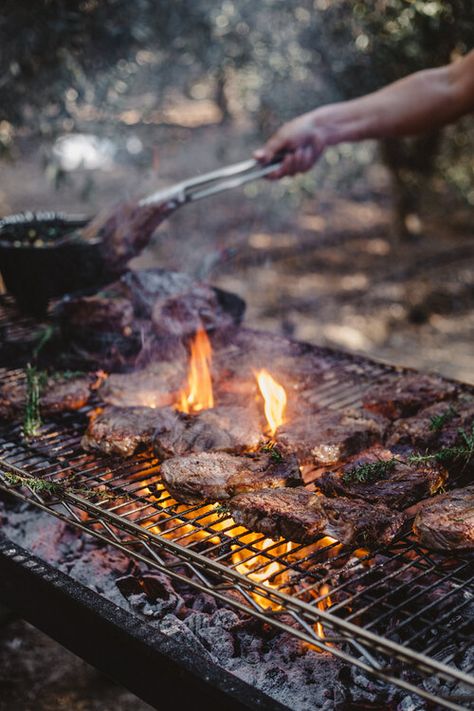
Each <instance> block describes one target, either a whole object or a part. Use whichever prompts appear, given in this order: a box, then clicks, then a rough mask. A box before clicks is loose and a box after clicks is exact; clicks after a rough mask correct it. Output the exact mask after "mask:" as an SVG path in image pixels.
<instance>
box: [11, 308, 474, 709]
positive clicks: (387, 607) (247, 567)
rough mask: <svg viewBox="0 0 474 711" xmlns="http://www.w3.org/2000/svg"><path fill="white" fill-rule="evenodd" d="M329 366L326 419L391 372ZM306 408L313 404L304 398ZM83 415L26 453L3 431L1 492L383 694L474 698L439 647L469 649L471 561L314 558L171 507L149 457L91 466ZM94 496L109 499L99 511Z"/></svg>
mask: <svg viewBox="0 0 474 711" xmlns="http://www.w3.org/2000/svg"><path fill="white" fill-rule="evenodd" d="M1 326H2V321H1V317H0V327H1ZM331 357H332V356H331V354H329V355H328V359H330V358H331ZM336 361H337V362H336V363H335V365H334V368H335V372H334V373H332V372H329V373H328V372H326V374H325V382H324V384H323V385H322V386H321V388H320V390H318V394H317V402H318V404H319V405H320V406H323V405H325V406H331V407H335V408H338V407H341V406H346V405H347V403H349V402H351V403H352V402H357V401H358V400H359V399H360V396H361V394H362V392H363V391H364V390H365V389H366V388H367V387H368V386H369V384H370V383H373V381H374V379H377V380H380V379H383V378H385V377H387V375H388V376H390V375H391V373H392V372H393V371H392V369H390V368H389V367H388V366H384V365H382V364H375V363H372V362H370V361H367V362H365V361H363V360H361V359H351V358H350V357H349V356H341V355H339V354H338V355H337V358H336ZM0 377H1V378H4V379H7V378H8V379H9V380H10V379H11V380H12V381H16V380H17V379H18V378H20V377H22V371H18V370H16V371H9V370H3V371H0ZM307 397H308V399H311V400H313V397H312V395H311V393H309V394H307ZM85 414H86V410H84V411H82V412H80V413H78V414H75V415H65V416H64V417H63V418H61V420H59V421H58V422H57V423H50V424H48V425H45V426H44V427H43V428H42V431H41V434H40V436H39V437H38V438H37V439H35V440H31V441H26V440H24V439H23V438H22V433H21V427H20V426H19V425H7V426H4V427H3V428H1V429H0V489H2V490H4V491H7V492H9V493H10V494H14V495H15V496H17V497H18V498H20V499H23V500H25V501H29V502H31V503H32V504H33V505H35V506H37V507H39V508H41V509H42V510H45V511H48V512H49V513H51V514H53V515H54V516H57V517H59V518H61V519H62V520H64V521H67V522H69V523H71V524H72V525H74V526H76V527H77V528H78V529H79V530H81V531H84V532H87V533H90V534H91V535H93V536H95V537H96V538H99V539H100V540H103V541H104V542H107V543H110V544H112V545H114V546H115V547H117V548H119V549H121V550H123V551H125V552H126V553H127V554H128V555H131V556H133V557H135V558H137V559H138V560H142V561H144V562H146V563H147V564H148V565H149V566H151V567H153V568H156V569H157V570H161V571H163V572H165V573H167V574H168V575H170V576H171V577H173V578H175V579H177V580H181V581H183V582H184V581H186V582H187V583H191V584H192V585H194V586H195V587H196V588H197V589H198V590H202V591H205V592H208V593H211V594H212V595H214V596H215V597H216V598H217V599H219V600H221V601H223V602H225V603H226V604H230V605H233V606H234V607H236V608H237V609H240V610H242V611H245V612H247V613H250V614H252V615H253V616H254V617H256V618H257V619H259V620H261V621H264V622H267V623H269V624H271V625H273V626H274V627H276V628H277V629H280V630H285V631H286V632H289V633H290V634H293V635H294V636H296V637H297V638H298V639H300V640H302V641H304V642H306V643H308V644H311V645H313V646H317V647H318V648H320V649H322V650H325V651H327V652H330V653H331V654H334V655H335V656H338V657H339V658H341V659H343V660H345V661H347V662H350V663H352V664H356V665H357V666H359V667H360V668H362V669H364V670H365V671H367V672H372V673H374V674H375V675H376V676H378V677H379V678H381V679H384V680H385V681H388V682H391V683H394V684H398V686H400V687H402V688H404V689H406V690H408V691H412V692H416V693H418V694H419V695H420V696H422V697H424V698H426V699H429V700H430V701H433V702H435V703H437V704H440V705H443V706H445V707H446V708H452V709H461V708H465V706H463V705H460V703H458V698H457V694H458V692H459V688H455V689H454V691H453V692H452V695H451V696H450V697H449V698H441V697H440V696H439V695H436V694H434V693H432V692H430V691H429V690H427V688H425V686H424V685H423V677H425V676H427V675H436V676H437V677H439V678H441V679H445V680H447V681H448V682H452V683H454V682H456V683H458V684H461V685H464V689H467V688H469V689H471V690H472V693H473V694H474V677H473V676H472V675H470V674H469V673H467V672H466V671H461V670H460V669H459V668H457V666H456V652H454V653H452V652H451V653H450V655H448V654H442V652H443V648H444V646H445V644H444V643H445V641H446V640H447V639H449V643H450V645H451V647H452V645H453V644H454V645H455V646H456V647H457V649H458V650H459V652H461V651H462V649H463V648H464V647H465V646H466V645H467V644H468V643H469V641H470V640H469V637H468V636H467V635H466V632H465V628H466V627H467V626H468V625H469V619H468V615H470V614H471V613H472V610H470V609H469V608H470V607H472V605H471V598H470V597H466V595H467V594H468V591H469V595H471V596H472V595H473V593H474V572H470V571H473V557H472V556H469V555H461V556H458V558H457V561H456V564H455V565H453V564H452V561H449V560H447V559H446V557H444V556H441V555H435V554H433V553H429V552H427V551H424V550H423V549H421V548H420V546H419V545H418V544H416V543H415V542H414V541H412V540H411V539H410V537H409V536H408V537H407V536H405V537H401V538H400V539H399V540H397V541H396V542H394V543H393V544H392V546H391V547H390V548H382V547H381V548H380V549H379V550H376V551H372V552H370V553H368V552H365V553H361V552H357V553H356V552H355V551H354V550H348V549H345V548H342V547H341V546H340V545H339V544H338V543H337V542H331V541H329V542H328V541H327V540H326V541H325V540H322V541H321V542H320V543H319V544H316V545H310V546H305V545H301V544H298V545H296V544H288V543H287V542H285V541H277V542H275V541H273V542H272V541H269V540H268V539H265V537H264V536H262V535H260V534H251V533H249V532H247V531H246V530H245V529H243V530H242V527H240V526H237V525H236V524H235V523H234V522H233V521H232V519H230V518H229V517H228V516H227V517H226V516H217V514H216V513H215V511H214V510H213V508H212V507H210V506H205V507H203V506H191V507H190V506H183V505H180V504H177V503H176V502H175V501H174V500H173V499H172V498H171V497H170V496H169V494H167V492H165V491H164V490H162V489H161V480H160V476H159V463H158V461H157V460H156V458H154V457H151V456H148V455H147V454H146V453H145V454H141V455H139V456H137V457H134V458H133V459H132V460H127V461H122V460H118V459H115V458H114V457H99V456H97V457H95V456H92V455H90V454H85V453H84V452H83V451H82V450H81V447H80V437H81V434H82V432H83V430H84V426H85ZM9 472H10V473H17V474H20V475H22V476H23V477H27V476H28V475H32V476H35V477H42V478H43V479H45V480H47V481H52V482H58V483H61V482H62V481H64V480H66V481H67V480H68V479H70V478H71V477H73V480H74V482H77V486H80V488H81V492H82V491H84V492H85V491H87V490H89V491H90V494H91V497H90V498H89V497H88V496H87V497H85V496H84V495H82V493H75V492H74V491H71V490H67V488H66V489H65V491H64V494H63V495H62V496H61V497H60V498H59V499H58V498H48V497H46V496H45V495H40V494H39V493H38V492H37V491H35V490H34V487H28V486H27V485H26V486H12V484H11V482H9V479H8V473H9ZM98 489H100V491H101V492H102V493H103V494H104V497H103V498H100V497H99V498H97V490H98ZM237 556H238V557H237ZM272 566H274V567H275V569H274V568H273V567H272ZM323 586H328V589H327V590H326V589H325V588H324V587H323ZM236 593H237V594H236ZM407 593H410V594H409V595H407ZM431 594H432V595H433V596H434V597H432V598H430V595H431ZM448 604H449V607H448ZM461 612H462V614H463V615H465V616H466V619H465V620H464V619H463V620H461V622H459V621H458V623H457V625H456V627H455V628H452V629H450V630H449V635H447V634H443V638H442V639H433V637H432V636H431V631H432V629H439V628H440V626H441V625H443V626H444V627H445V628H447V627H448V626H449V623H450V621H451V620H452V619H453V618H454V617H455V616H456V615H459V614H460V613H461ZM288 615H289V616H290V617H291V618H292V619H293V620H294V622H295V623H296V626H293V625H291V624H289V623H288V622H287V621H286V619H287V617H288ZM320 625H323V629H324V636H322V633H321V627H320ZM440 654H441V658H442V659H444V661H439V655H440ZM403 663H408V664H409V665H410V667H411V669H412V670H414V669H416V670H417V672H419V679H418V680H413V679H410V680H407V678H405V676H404V675H403ZM463 699H464V701H463V702H462V703H464V704H465V702H466V701H465V699H466V697H463Z"/></svg>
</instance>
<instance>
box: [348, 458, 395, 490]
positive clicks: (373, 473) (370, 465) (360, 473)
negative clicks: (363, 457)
mask: <svg viewBox="0 0 474 711" xmlns="http://www.w3.org/2000/svg"><path fill="white" fill-rule="evenodd" d="M397 463H399V460H398V459H397V458H396V457H392V459H379V460H378V461H376V462H367V463H366V464H359V465H358V466H356V467H352V469H349V470H348V471H346V472H344V476H343V477H342V480H343V482H344V484H368V483H370V482H372V481H377V480H378V479H383V477H384V476H386V475H387V474H388V473H389V472H391V471H392V470H393V469H394V468H395V466H396V464H397Z"/></svg>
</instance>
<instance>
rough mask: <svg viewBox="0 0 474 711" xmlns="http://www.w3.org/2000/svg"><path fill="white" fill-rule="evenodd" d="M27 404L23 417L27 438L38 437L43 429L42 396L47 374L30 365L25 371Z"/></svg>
mask: <svg viewBox="0 0 474 711" xmlns="http://www.w3.org/2000/svg"><path fill="white" fill-rule="evenodd" d="M25 378H26V402H25V413H24V417H23V432H24V434H25V437H36V435H37V434H38V432H39V429H40V427H41V413H40V395H41V388H42V386H43V385H44V382H45V374H44V373H41V372H39V371H38V370H37V369H36V368H35V367H34V366H32V365H30V364H28V365H27V366H26V369H25Z"/></svg>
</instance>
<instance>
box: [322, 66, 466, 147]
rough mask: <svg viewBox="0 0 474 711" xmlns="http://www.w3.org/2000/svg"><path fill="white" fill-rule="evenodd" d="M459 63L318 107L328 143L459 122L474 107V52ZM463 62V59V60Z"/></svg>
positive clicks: (417, 131)
mask: <svg viewBox="0 0 474 711" xmlns="http://www.w3.org/2000/svg"><path fill="white" fill-rule="evenodd" d="M462 62H464V63H466V66H464V67H462V71H460V70H459V69H458V68H457V67H456V65H448V66H447V67H441V68H439V69H429V70H426V71H422V72H417V73H416V74H412V75H411V76H408V77H406V78H405V79H402V80H400V81H397V82H395V83H394V84H390V85H389V86H387V87H385V88H383V89H381V90H380V91H376V92H374V93H373V94H368V95H367V96H363V97H361V98H360V99H354V100H352V101H344V102H341V103H340V104H331V105H329V106H323V107H321V108H318V109H316V110H315V111H314V112H312V120H313V122H314V125H315V126H318V127H319V129H322V130H323V131H324V132H325V133H326V136H325V142H326V145H334V144H336V143H340V142H342V141H358V140H363V139H366V138H387V137H396V136H411V135H416V134H418V133H421V132H423V131H427V130H433V129H436V128H439V127H441V126H444V125H446V124H448V123H451V122H452V121H455V120H456V119H457V118H459V117H460V116H461V115H463V114H464V113H467V112H468V111H470V110H473V109H474V80H473V79H471V78H470V73H469V69H471V70H472V77H474V53H471V54H470V55H468V57H466V58H465V59H464V60H462ZM461 64H462V63H461Z"/></svg>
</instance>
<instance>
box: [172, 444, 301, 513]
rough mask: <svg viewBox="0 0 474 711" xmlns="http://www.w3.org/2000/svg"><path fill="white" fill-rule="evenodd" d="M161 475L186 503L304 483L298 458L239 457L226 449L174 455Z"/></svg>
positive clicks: (173, 491) (227, 497)
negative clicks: (226, 451) (183, 455)
mask: <svg viewBox="0 0 474 711" xmlns="http://www.w3.org/2000/svg"><path fill="white" fill-rule="evenodd" d="M161 476H162V478H163V483H164V485H165V486H166V488H167V490H168V491H169V493H170V494H171V495H172V496H173V497H174V498H175V499H176V500H177V501H183V502H185V503H187V504H197V503H201V502H213V501H221V500H223V499H229V498H230V497H232V496H235V495H236V494H240V493H243V492H248V491H258V490H260V489H275V488H276V487H284V486H297V485H298V484H301V476H300V472H299V468H298V462H297V461H296V459H295V457H286V458H285V459H284V460H282V461H275V460H274V459H273V458H272V456H271V454H258V455H248V456H245V457H236V456H232V455H231V454H227V453H225V452H203V453H201V454H193V455H189V456H186V457H174V458H173V459H168V460H167V461H166V462H163V464H162V465H161Z"/></svg>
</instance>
